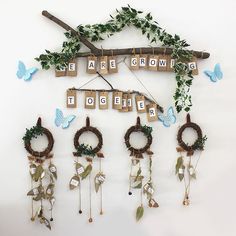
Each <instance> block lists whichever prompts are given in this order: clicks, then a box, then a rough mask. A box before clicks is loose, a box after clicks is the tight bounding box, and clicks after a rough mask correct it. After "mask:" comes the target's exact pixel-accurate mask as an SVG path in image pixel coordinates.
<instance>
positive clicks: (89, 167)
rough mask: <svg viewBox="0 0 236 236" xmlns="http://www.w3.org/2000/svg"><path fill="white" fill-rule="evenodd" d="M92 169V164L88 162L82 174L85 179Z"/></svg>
mask: <svg viewBox="0 0 236 236" xmlns="http://www.w3.org/2000/svg"><path fill="white" fill-rule="evenodd" d="M91 171H92V165H91V164H88V165H87V166H86V168H85V170H84V172H83V173H82V174H81V177H82V180H83V179H85V178H86V177H87V176H88V175H89V174H90V173H91Z"/></svg>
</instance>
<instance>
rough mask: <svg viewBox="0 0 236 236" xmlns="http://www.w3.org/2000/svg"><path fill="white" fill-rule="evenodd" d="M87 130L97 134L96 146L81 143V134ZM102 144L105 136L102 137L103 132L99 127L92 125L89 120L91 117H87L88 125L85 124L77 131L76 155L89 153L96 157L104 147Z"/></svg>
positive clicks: (75, 138)
mask: <svg viewBox="0 0 236 236" xmlns="http://www.w3.org/2000/svg"><path fill="white" fill-rule="evenodd" d="M86 132H91V133H93V134H95V135H96V137H97V139H98V144H97V146H96V147H95V148H92V147H91V146H88V145H85V144H80V143H79V138H80V136H81V135H82V134H83V133H86ZM102 145H103V138H102V134H101V132H100V131H99V130H98V129H97V128H95V127H93V126H90V120H89V117H87V118H86V126H84V127H83V128H81V129H80V130H78V131H77V132H76V133H75V137H74V147H75V149H76V150H77V152H74V156H82V155H88V156H93V157H94V156H95V154H98V152H99V151H100V150H101V149H102Z"/></svg>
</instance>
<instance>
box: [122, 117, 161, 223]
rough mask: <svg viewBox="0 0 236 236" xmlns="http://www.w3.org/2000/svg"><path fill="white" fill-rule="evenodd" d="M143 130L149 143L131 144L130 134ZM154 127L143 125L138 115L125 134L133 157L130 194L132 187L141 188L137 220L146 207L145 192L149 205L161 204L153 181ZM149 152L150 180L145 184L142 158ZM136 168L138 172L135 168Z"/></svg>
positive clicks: (126, 143)
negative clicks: (134, 123)
mask: <svg viewBox="0 0 236 236" xmlns="http://www.w3.org/2000/svg"><path fill="white" fill-rule="evenodd" d="M136 132H141V133H143V135H144V136H145V137H146V138H147V143H146V144H145V146H144V147H142V148H134V147H133V146H132V145H131V144H130V135H131V134H132V133H136ZM151 133H152V127H149V126H146V125H145V126H142V125H141V123H140V118H139V117H137V122H136V125H134V126H131V127H130V128H129V129H128V130H127V131H126V134H125V136H124V139H125V145H126V147H127V148H128V150H129V151H130V156H131V157H132V159H131V167H130V176H129V192H128V194H129V195H132V192H131V189H132V188H133V189H140V193H141V199H140V205H139V206H138V208H137V209H136V220H137V221H138V220H140V219H141V218H142V217H143V214H144V207H143V194H144V195H146V197H147V200H148V206H149V207H150V208H151V207H154V208H157V207H158V206H159V205H158V203H157V202H156V201H155V200H154V198H153V195H154V187H153V182H152V155H153V152H152V151H151V150H150V146H151V144H152V134H151ZM145 153H146V154H147V155H148V157H149V169H148V172H149V178H148V181H147V182H146V183H145V184H144V185H143V180H144V176H143V175H142V168H141V160H142V159H143V154H145ZM134 168H136V169H137V170H136V173H135V174H133V172H135V171H134V170H133V169H134Z"/></svg>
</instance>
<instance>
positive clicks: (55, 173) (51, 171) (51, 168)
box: [48, 163, 57, 179]
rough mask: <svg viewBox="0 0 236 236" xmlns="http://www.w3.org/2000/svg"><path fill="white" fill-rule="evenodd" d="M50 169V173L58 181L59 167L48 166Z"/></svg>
mask: <svg viewBox="0 0 236 236" xmlns="http://www.w3.org/2000/svg"><path fill="white" fill-rule="evenodd" d="M48 169H49V171H50V173H51V174H52V175H53V177H54V178H55V179H57V167H56V166H55V165H54V164H52V163H50V165H49V166H48Z"/></svg>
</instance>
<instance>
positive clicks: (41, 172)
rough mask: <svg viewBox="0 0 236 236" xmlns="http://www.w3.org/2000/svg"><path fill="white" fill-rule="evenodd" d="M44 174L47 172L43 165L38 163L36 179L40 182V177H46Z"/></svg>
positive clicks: (34, 177)
mask: <svg viewBox="0 0 236 236" xmlns="http://www.w3.org/2000/svg"><path fill="white" fill-rule="evenodd" d="M44 174H45V172H44V169H43V167H42V165H38V166H37V168H36V171H35V174H34V176H33V179H34V181H35V182H38V180H39V179H40V178H41V179H42V178H43V177H44Z"/></svg>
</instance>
